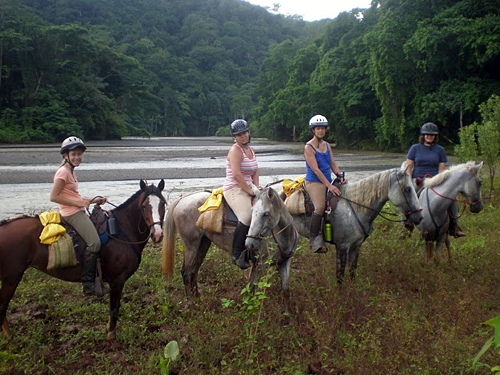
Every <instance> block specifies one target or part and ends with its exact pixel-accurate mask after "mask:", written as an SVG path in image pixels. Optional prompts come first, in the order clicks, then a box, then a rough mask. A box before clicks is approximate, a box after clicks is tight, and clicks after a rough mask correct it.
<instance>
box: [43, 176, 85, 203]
mask: <svg viewBox="0 0 500 375" xmlns="http://www.w3.org/2000/svg"><path fill="white" fill-rule="evenodd" d="M65 184H66V182H65V181H64V180H63V179H61V178H56V179H55V180H54V185H53V186H52V190H51V192H50V201H51V202H54V203H57V204H63V205H65V206H74V207H88V206H89V205H90V203H91V200H90V199H85V198H82V197H80V198H77V197H65V196H61V191H62V189H63V188H64V185H65Z"/></svg>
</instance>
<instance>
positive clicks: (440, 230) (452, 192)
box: [417, 161, 483, 264]
mask: <svg viewBox="0 0 500 375" xmlns="http://www.w3.org/2000/svg"><path fill="white" fill-rule="evenodd" d="M482 166H483V163H482V162H481V163H479V164H477V165H476V163H475V162H474V161H469V162H468V163H465V164H459V165H456V166H453V167H451V168H450V169H448V170H445V171H443V172H441V173H439V174H437V175H436V176H434V177H432V178H426V179H425V180H424V188H423V189H422V191H420V193H419V200H420V204H421V205H422V214H423V217H424V219H423V220H422V221H421V222H420V224H418V225H417V229H418V230H419V232H420V233H421V234H422V237H423V239H424V240H425V248H424V251H423V252H422V261H425V260H426V259H430V258H432V259H433V260H434V263H436V264H438V263H439V261H440V259H439V257H440V250H441V248H442V246H443V244H445V245H446V248H447V250H448V261H449V260H450V259H451V255H450V239H449V236H448V226H449V215H448V211H449V210H450V206H451V204H452V203H453V202H454V201H457V202H459V203H463V204H468V205H470V211H471V212H473V213H478V212H480V211H481V210H482V209H483V203H482V200H481V179H480V178H479V170H480V169H481V167H482ZM459 194H461V195H462V196H464V197H465V200H458V199H457V196H458V195H459Z"/></svg>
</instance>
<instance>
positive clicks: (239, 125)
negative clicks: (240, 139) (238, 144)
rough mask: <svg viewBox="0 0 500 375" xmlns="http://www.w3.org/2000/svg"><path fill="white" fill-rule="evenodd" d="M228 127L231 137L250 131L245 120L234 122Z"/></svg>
mask: <svg viewBox="0 0 500 375" xmlns="http://www.w3.org/2000/svg"><path fill="white" fill-rule="evenodd" d="M230 127H231V135H233V136H234V135H238V134H241V133H244V132H247V131H249V130H250V128H249V127H248V124H247V122H246V121H245V120H242V119H238V120H234V121H233V122H232V123H231V126H230Z"/></svg>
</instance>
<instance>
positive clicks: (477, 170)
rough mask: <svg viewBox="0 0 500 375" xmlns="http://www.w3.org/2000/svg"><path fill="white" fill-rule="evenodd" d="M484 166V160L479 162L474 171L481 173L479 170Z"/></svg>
mask: <svg viewBox="0 0 500 375" xmlns="http://www.w3.org/2000/svg"><path fill="white" fill-rule="evenodd" d="M482 167H483V162H481V163H479V164H478V165H476V166H475V167H474V173H475V174H476V175H477V174H479V170H480V169H481V168H482Z"/></svg>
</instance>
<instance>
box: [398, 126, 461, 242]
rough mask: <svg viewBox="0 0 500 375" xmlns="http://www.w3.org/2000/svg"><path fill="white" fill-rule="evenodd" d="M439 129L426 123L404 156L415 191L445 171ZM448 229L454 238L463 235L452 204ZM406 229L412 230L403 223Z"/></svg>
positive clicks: (456, 211)
mask: <svg viewBox="0 0 500 375" xmlns="http://www.w3.org/2000/svg"><path fill="white" fill-rule="evenodd" d="M438 140H439V128H438V127H437V125H436V124H434V123H432V122H427V123H425V124H424V125H422V128H421V129H420V137H419V140H418V143H416V144H414V145H413V146H411V147H410V150H409V151H408V155H407V156H406V163H407V164H408V169H407V171H408V174H409V175H410V176H411V178H412V179H413V181H414V183H415V185H416V188H417V191H418V190H419V189H420V187H421V186H422V181H423V179H424V178H425V177H434V176H435V175H437V174H438V173H440V172H442V171H444V170H445V169H446V163H447V162H448V158H447V156H446V152H445V150H444V148H443V147H442V146H440V145H438ZM450 210H451V212H450V228H449V232H450V234H451V235H453V236H454V237H456V238H458V237H463V236H465V233H464V232H463V231H462V230H461V228H460V227H459V226H458V219H457V217H458V206H457V204H456V202H453V204H452V205H451V208H450ZM405 227H406V228H407V229H410V230H411V229H412V228H413V226H412V225H408V224H407V223H405Z"/></svg>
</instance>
